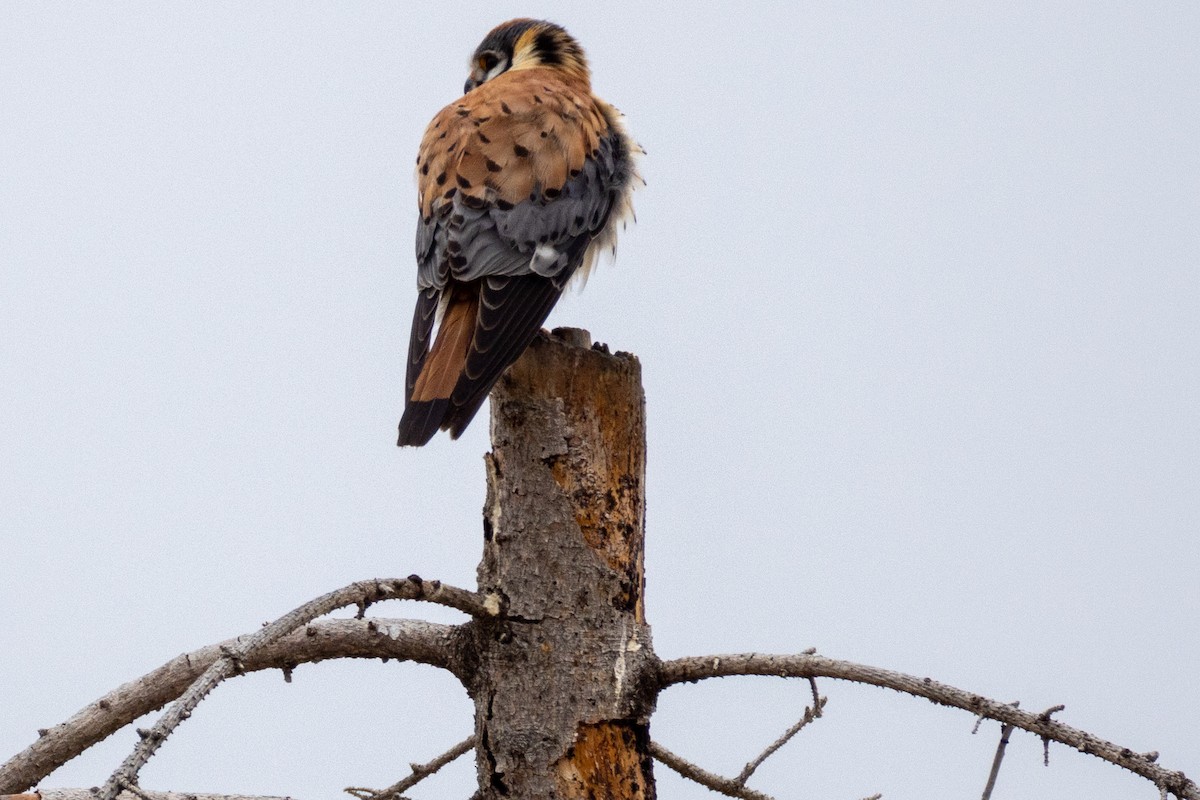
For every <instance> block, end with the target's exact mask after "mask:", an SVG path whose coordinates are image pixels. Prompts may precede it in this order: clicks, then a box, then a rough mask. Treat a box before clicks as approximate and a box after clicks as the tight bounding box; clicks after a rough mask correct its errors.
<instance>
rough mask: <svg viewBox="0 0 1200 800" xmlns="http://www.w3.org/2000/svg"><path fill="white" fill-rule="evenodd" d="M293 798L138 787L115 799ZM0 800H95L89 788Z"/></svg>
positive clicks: (45, 791) (1, 796) (2, 796)
mask: <svg viewBox="0 0 1200 800" xmlns="http://www.w3.org/2000/svg"><path fill="white" fill-rule="evenodd" d="M141 798H149V799H150V800H295V798H292V797H282V796H279V797H275V796H263V795H241V794H199V793H196V792H152V791H148V790H146V789H139V790H138V793H137V794H135V793H133V792H131V791H129V790H125V791H123V792H121V793H120V794H119V795H117V800H140V799H141ZM0 800H96V796H95V795H93V794H92V790H91V789H39V790H38V791H37V793H36V794H0Z"/></svg>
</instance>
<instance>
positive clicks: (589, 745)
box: [467, 332, 658, 800]
mask: <svg viewBox="0 0 1200 800" xmlns="http://www.w3.org/2000/svg"><path fill="white" fill-rule="evenodd" d="M556 333H557V332H556ZM567 335H568V336H570V337H572V338H573V339H574V340H575V341H576V342H579V340H580V339H581V338H584V337H586V333H585V332H568V334H567ZM492 448H493V449H492V452H491V453H490V454H488V456H487V457H486V464H487V474H488V496H487V501H486V504H485V507H484V540H485V541H484V556H483V562H482V563H481V564H480V566H479V589H480V591H481V593H484V594H490V593H496V594H498V595H499V596H500V597H501V598H502V600H501V602H502V605H503V614H502V615H501V618H500V619H497V620H476V621H474V622H472V623H470V627H471V629H472V633H473V638H472V639H471V641H472V643H473V645H474V646H473V647H471V648H468V649H469V650H470V653H469V654H468V655H467V658H468V659H471V660H473V661H474V669H473V670H470V672H471V678H470V679H469V680H468V690H469V691H470V693H471V696H472V697H473V699H474V701H475V707H476V734H477V739H476V742H477V743H476V763H477V768H478V774H479V786H480V797H481V798H501V797H503V798H509V799H510V800H511V799H512V798H530V799H531V800H533V799H534V798H536V799H537V800H547V799H548V798H592V797H597V798H600V797H602V798H613V799H614V800H617V799H621V800H624V798H630V799H633V798H637V799H638V800H644V799H645V798H653V797H654V778H653V774H652V770H651V757H650V746H649V718H650V714H651V712H652V711H653V706H654V697H655V694H656V689H657V681H656V674H657V667H658V661H657V659H656V658H655V656H654V653H653V650H652V648H651V643H650V629H649V627H648V626H647V625H646V624H645V611H644V605H643V598H642V593H643V588H644V578H643V567H642V551H643V543H644V540H643V528H644V518H645V488H644V487H645V401H644V397H643V394H642V388H641V367H640V364H639V363H638V361H637V359H636V358H634V357H633V356H631V355H628V354H623V353H618V354H616V355H610V354H609V353H608V352H607V351H606V350H604V349H602V348H589V347H587V343H586V341H583V342H582V343H581V344H572V343H570V342H568V341H565V340H564V339H563V338H557V337H544V336H542V337H539V338H538V339H537V340H536V341H535V342H534V343H533V345H531V346H530V348H529V350H527V351H526V353H525V355H524V356H522V358H521V359H520V360H519V361H518V362H517V363H516V364H514V365H513V367H512V368H510V369H509V371H508V373H507V374H506V375H505V377H504V378H503V379H502V380H501V381H500V383H499V384H498V385H497V388H496V390H495V391H494V393H493V395H492Z"/></svg>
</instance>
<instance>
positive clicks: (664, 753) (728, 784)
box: [650, 742, 774, 800]
mask: <svg viewBox="0 0 1200 800" xmlns="http://www.w3.org/2000/svg"><path fill="white" fill-rule="evenodd" d="M650 755H652V756H654V758H655V759H656V760H658V761H660V762H662V763H663V764H666V765H667V766H668V767H670V768H671V769H673V770H675V771H676V772H678V773H679V774H680V775H682V776H683V777H685V778H687V779H688V780H690V781H695V782H696V783H698V784H700V785H701V786H706V787H708V788H709V789H712V790H713V791H714V792H720V793H721V794H723V795H726V796H727V797H739V798H742V800H774V799H773V798H772V797H771V796H770V795H767V794H763V793H762V792H756V791H754V790H753V789H748V788H746V787H745V786H742V785H741V784H740V783H738V782H737V781H736V780H730V779H729V778H723V777H721V776H720V775H717V774H715V773H712V772H709V771H708V770H706V769H703V768H701V767H698V766H696V765H695V764H693V763H692V762H690V761H688V760H686V759H684V758H680V757H679V756H677V755H675V754H674V753H672V752H671V751H670V750H668V749H667V748H665V747H663V746H662V745H661V744H659V743H658V742H651V743H650Z"/></svg>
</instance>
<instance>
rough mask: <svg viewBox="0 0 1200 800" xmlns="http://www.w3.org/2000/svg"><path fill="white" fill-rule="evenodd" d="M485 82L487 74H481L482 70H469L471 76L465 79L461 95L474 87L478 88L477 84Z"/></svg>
mask: <svg viewBox="0 0 1200 800" xmlns="http://www.w3.org/2000/svg"><path fill="white" fill-rule="evenodd" d="M486 80H487V73H485V72H483V71H482V70H478V69H473V70H471V74H470V75H469V76H468V77H467V82H466V83H464V84H463V94H466V93H467V92H469V91H471V90H472V89H474V88H475V87H476V86H478V85H479V84H481V83H483V82H484V81H486Z"/></svg>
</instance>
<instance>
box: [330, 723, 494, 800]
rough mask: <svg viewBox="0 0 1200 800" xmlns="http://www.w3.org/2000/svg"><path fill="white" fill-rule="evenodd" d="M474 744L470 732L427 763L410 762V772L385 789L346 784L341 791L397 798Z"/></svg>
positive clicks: (363, 797)
mask: <svg viewBox="0 0 1200 800" xmlns="http://www.w3.org/2000/svg"><path fill="white" fill-rule="evenodd" d="M474 746H475V734H471V735H470V736H468V737H467V738H466V739H463V740H462V741H461V742H459V743H458V744H456V745H454V747H451V748H450V749H449V750H447V751H446V752H444V753H442V754H441V755H440V756H438V757H437V758H435V759H433V760H432V761H430V762H429V763H427V764H410V765H409V766H411V767H412V774H411V775H409V776H408V777H407V778H405V779H404V780H402V781H400V782H398V783H394V784H392V785H391V786H389V787H388V788H386V789H366V788H363V787H361V786H348V787H346V788H345V789H343V790H342V791H344V792H346V793H347V794H352V795H354V796H355V797H357V798H358V799H359V800H398V798H399V797H400V793H401V792H405V791H408V790H409V789H411V788H412V787H414V786H416V785H417V784H418V783H420V782H421V781H423V780H425V779H426V778H428V777H429V776H430V775H432V774H433V773H435V772H437V771H438V770H439V769H441V768H442V767H444V766H446V765H447V764H449V763H450V762H451V761H453V760H455V759H456V758H458V757H459V756H461V755H462V754H463V753H466V752H467V751H468V750H470V749H471V748H472V747H474Z"/></svg>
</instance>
